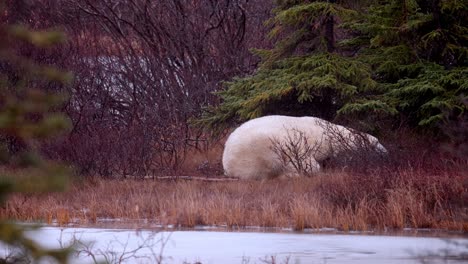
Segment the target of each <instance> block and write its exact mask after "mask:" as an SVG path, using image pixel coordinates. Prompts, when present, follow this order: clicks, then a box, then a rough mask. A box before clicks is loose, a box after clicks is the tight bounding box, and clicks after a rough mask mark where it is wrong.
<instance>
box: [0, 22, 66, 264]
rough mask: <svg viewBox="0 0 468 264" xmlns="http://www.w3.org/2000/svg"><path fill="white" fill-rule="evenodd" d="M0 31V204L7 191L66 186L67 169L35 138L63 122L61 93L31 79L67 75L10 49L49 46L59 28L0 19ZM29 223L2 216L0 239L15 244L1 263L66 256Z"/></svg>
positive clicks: (61, 259) (50, 133)
mask: <svg viewBox="0 0 468 264" xmlns="http://www.w3.org/2000/svg"><path fill="white" fill-rule="evenodd" d="M0 36H2V38H1V39H0V90H1V91H0V207H4V206H5V202H6V201H7V199H8V195H9V194H12V193H37V192H49V191H59V190H63V188H64V187H65V186H66V182H67V175H68V174H69V173H70V172H69V170H68V169H67V168H66V167H65V166H63V165H60V164H57V163H54V162H52V161H48V160H45V159H43V158H42V157H41V156H40V155H39V154H38V150H37V149H36V146H37V142H38V140H41V139H45V138H50V137H52V136H54V135H56V134H57V133H59V132H60V131H62V130H63V129H64V128H66V127H67V125H68V121H67V119H66V118H65V117H64V116H63V115H62V114H57V113H54V112H53V109H54V108H56V107H57V106H58V105H59V104H60V103H61V102H62V101H63V96H58V95H54V94H50V93H46V92H44V91H41V90H39V89H35V88H34V85H37V84H38V83H40V82H45V81H47V82H50V81H53V82H66V81H68V80H69V79H70V77H69V75H68V74H64V73H62V72H60V71H58V70H56V69H54V68H51V67H46V66H40V65H38V64H36V63H34V62H32V61H29V60H27V59H26V58H24V57H21V56H19V55H17V54H16V53H15V49H14V47H16V46H17V45H18V43H20V42H25V43H29V44H32V45H34V46H39V47H47V46H49V45H51V44H54V43H56V42H60V41H61V40H62V39H63V35H62V34H60V33H58V32H54V31H51V32H36V31H30V30H28V29H26V28H25V27H22V26H7V25H0ZM0 211H1V209H0ZM27 228H28V227H26V226H25V225H17V224H15V223H14V222H11V221H9V220H8V219H3V218H0V242H1V244H2V246H3V247H4V246H6V245H8V246H9V247H10V248H12V249H13V250H12V252H11V254H10V255H8V256H0V263H31V262H35V261H39V260H41V259H43V258H44V257H47V260H48V261H51V260H54V261H56V263H66V262H67V260H68V255H69V253H70V249H58V250H50V249H46V248H43V247H41V246H40V245H39V244H37V243H35V242H34V241H32V240H31V239H29V238H27V237H26V236H25V234H24V232H25V231H26V229H27Z"/></svg>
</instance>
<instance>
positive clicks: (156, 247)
mask: <svg viewBox="0 0 468 264" xmlns="http://www.w3.org/2000/svg"><path fill="white" fill-rule="evenodd" d="M29 236H30V237H31V238H33V239H34V240H37V241H40V242H41V243H42V245H44V246H47V247H55V248H57V247H60V245H67V244H69V243H70V241H71V240H73V237H75V238H77V239H79V240H80V241H81V242H83V243H84V244H85V245H87V246H85V245H83V244H81V245H80V246H78V248H80V249H81V250H84V249H87V250H88V253H89V252H91V253H93V254H94V255H95V256H97V257H98V259H101V260H102V259H104V257H103V256H106V257H107V258H108V260H112V259H113V258H114V259H116V258H119V257H121V256H123V257H124V258H128V259H127V261H126V263H158V261H160V260H162V261H160V263H203V264H209V263H236V264H239V263H272V262H274V261H275V262H274V263H399V264H403V263H466V262H467V261H468V256H467V255H466V254H467V253H468V238H450V239H441V238H436V237H408V236H378V235H337V234H311V233H292V232H286V233H259V232H218V231H216V232H214V231H172V232H166V231H165V232H153V231H148V230H140V231H135V230H128V229H127V230H125V229H124V230H122V229H93V228H62V229H61V228H57V227H43V228H41V229H39V230H36V231H31V232H29ZM6 252H8V250H6V249H5V248H3V249H2V251H1V253H0V254H5V253H6ZM86 255H87V254H85V252H84V251H83V252H82V254H80V256H78V258H77V259H74V262H75V263H92V261H91V258H89V256H88V257H86ZM461 255H464V256H465V257H464V260H461V259H460V256H461ZM161 256H162V259H161Z"/></svg>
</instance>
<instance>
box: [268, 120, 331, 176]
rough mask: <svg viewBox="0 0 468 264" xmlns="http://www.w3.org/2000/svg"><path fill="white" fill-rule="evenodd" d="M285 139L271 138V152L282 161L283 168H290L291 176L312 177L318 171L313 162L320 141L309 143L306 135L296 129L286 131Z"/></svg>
mask: <svg viewBox="0 0 468 264" xmlns="http://www.w3.org/2000/svg"><path fill="white" fill-rule="evenodd" d="M287 131H288V132H287V135H286V138H285V139H278V138H271V139H270V140H271V142H272V147H271V148H272V150H273V151H274V152H275V154H276V155H277V156H278V158H279V159H280V160H281V161H282V164H283V167H284V168H291V166H292V168H293V169H294V172H291V173H293V174H297V173H298V174H299V175H304V176H308V177H310V176H312V175H313V174H314V173H316V172H317V171H318V169H319V168H318V163H317V161H316V160H315V158H314V157H315V155H316V153H317V151H319V150H320V147H321V145H322V141H321V140H318V141H316V142H310V140H309V139H308V138H307V136H306V134H305V133H304V132H303V131H300V130H298V129H294V128H293V129H288V130H287Z"/></svg>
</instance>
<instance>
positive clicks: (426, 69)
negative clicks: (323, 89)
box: [340, 0, 468, 130]
mask: <svg viewBox="0 0 468 264" xmlns="http://www.w3.org/2000/svg"><path fill="white" fill-rule="evenodd" d="M467 15H468V7H467V3H466V2H465V1H457V0H445V1H444V0H430V1H417V0H391V1H380V2H379V3H378V4H374V5H372V6H371V7H370V8H369V15H367V16H365V17H364V19H363V20H362V21H359V22H355V23H352V24H350V28H353V29H355V30H357V31H359V32H360V33H361V34H360V35H359V36H358V37H356V38H355V39H353V40H349V42H348V43H354V44H355V43H359V44H358V45H359V48H361V51H360V56H359V58H360V59H361V60H362V61H363V62H365V63H367V64H369V65H371V67H372V70H373V79H374V80H376V81H377V82H378V83H379V85H378V86H379V89H378V90H377V91H378V92H377V93H375V94H373V95H372V96H367V97H366V98H355V102H354V103H350V104H348V105H346V106H345V107H344V108H343V109H341V110H340V113H341V114H356V113H369V111H368V110H369V108H373V106H374V105H376V104H378V105H384V106H385V107H382V108H381V109H382V110H384V111H382V112H380V114H399V115H395V116H396V117H397V118H395V119H396V121H398V122H399V123H405V124H407V125H409V126H411V127H416V126H423V127H426V128H431V129H433V128H434V127H439V128H442V130H443V126H444V123H445V122H447V121H448V120H453V119H455V120H457V119H459V120H462V119H466V110H467V108H466V101H467V96H468V68H467V63H468V61H467V54H468V48H467V43H468V28H467V27H466V26H467V25H468V23H467V22H468V21H467Z"/></svg>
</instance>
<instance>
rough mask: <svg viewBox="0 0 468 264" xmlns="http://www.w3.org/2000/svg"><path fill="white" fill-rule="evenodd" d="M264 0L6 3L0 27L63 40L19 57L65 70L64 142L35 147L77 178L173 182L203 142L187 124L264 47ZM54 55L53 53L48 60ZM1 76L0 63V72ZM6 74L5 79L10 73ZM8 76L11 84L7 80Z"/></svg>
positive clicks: (252, 62)
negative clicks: (45, 32) (49, 31)
mask: <svg viewBox="0 0 468 264" xmlns="http://www.w3.org/2000/svg"><path fill="white" fill-rule="evenodd" d="M272 5H273V3H272V2H271V1H266V0H259V1H254V2H252V1H246V0H235V1H231V0H222V1H211V0H200V1H190V2H186V1H179V0H177V1H173V0H124V1H119V2H115V1H113V0H103V1H89V0H79V1H75V0H38V1H28V0H15V1H7V3H6V12H4V13H2V14H0V21H2V22H5V23H24V24H28V25H29V26H30V27H33V28H36V29H44V28H48V27H60V28H61V29H62V30H64V31H65V32H66V33H67V35H68V39H69V42H68V43H67V44H65V45H62V46H60V47H59V48H57V50H54V52H51V51H36V50H32V49H31V48H29V47H19V48H18V50H19V53H24V54H25V55H26V56H27V57H30V58H32V59H35V60H38V61H40V62H41V63H44V64H55V65H57V66H59V67H62V68H65V69H67V70H70V71H72V72H73V73H74V74H75V77H76V78H75V81H74V83H73V85H72V86H71V87H67V88H64V87H55V86H50V85H49V86H47V87H42V86H41V85H38V86H39V88H41V89H58V90H61V91H66V92H68V94H69V100H68V102H67V104H66V105H64V107H63V108H62V109H59V110H60V111H64V112H66V113H67V114H68V116H69V117H70V119H71V121H72V123H73V128H72V130H71V133H70V135H69V136H68V137H66V138H63V139H60V140H59V141H60V142H53V143H49V144H47V145H45V146H44V147H43V149H44V151H45V152H46V153H47V154H49V155H51V156H53V157H54V158H59V159H63V160H66V161H69V162H71V163H72V164H74V165H75V166H76V167H78V168H79V171H80V172H82V173H84V174H94V175H102V176H112V177H126V176H128V175H131V176H134V177H135V176H136V177H138V176H140V175H154V174H155V173H158V174H166V175H167V174H175V173H176V171H178V170H179V169H180V166H181V164H183V161H184V160H185V158H186V154H187V151H188V150H190V149H192V148H203V147H204V146H206V145H209V144H210V143H211V142H210V140H209V138H208V137H207V136H206V135H205V134H203V132H201V131H198V130H195V129H193V128H191V127H190V126H189V122H190V119H192V118H195V117H197V116H198V115H199V114H200V113H201V107H202V106H203V105H214V104H217V100H218V99H217V97H216V96H215V95H214V94H213V92H214V91H217V90H219V89H220V83H221V82H222V81H225V80H228V79H230V78H232V77H233V76H238V75H244V74H247V73H249V72H251V71H252V70H253V69H255V67H256V63H257V62H258V58H256V57H254V56H253V55H252V54H251V53H250V52H249V49H250V48H252V47H254V46H255V47H257V48H258V47H262V46H266V45H268V40H265V38H264V37H263V36H264V33H265V32H266V31H267V30H268V29H266V28H265V27H263V26H262V23H263V21H265V20H266V19H267V18H268V17H269V16H270V15H271V14H270V9H271V7H272ZM54 54H57V55H54ZM0 70H2V71H3V69H1V65H0ZM13 75H14V74H13ZM13 75H12V76H13Z"/></svg>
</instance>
